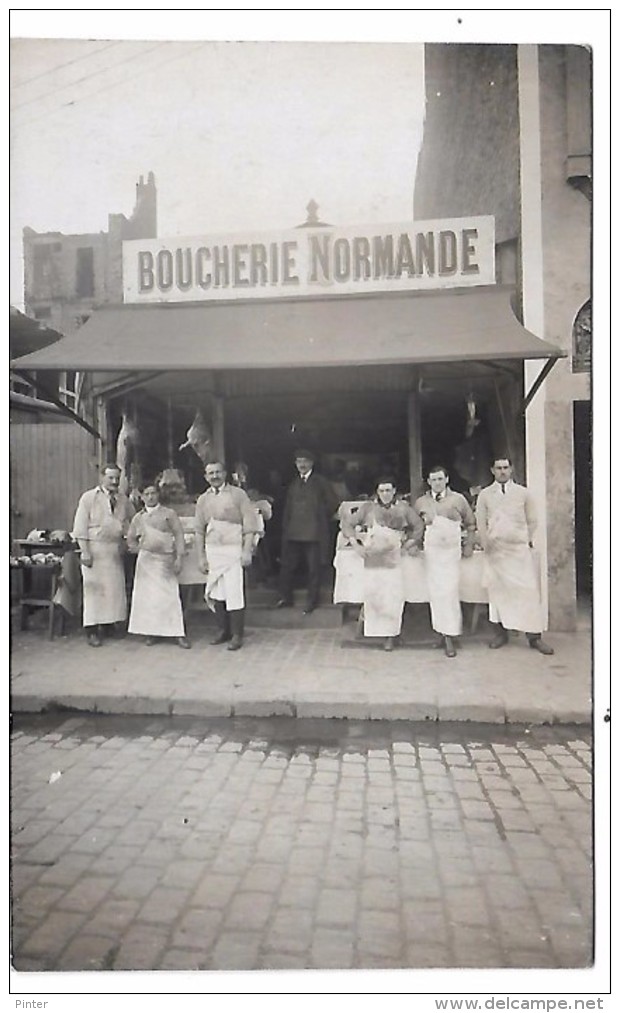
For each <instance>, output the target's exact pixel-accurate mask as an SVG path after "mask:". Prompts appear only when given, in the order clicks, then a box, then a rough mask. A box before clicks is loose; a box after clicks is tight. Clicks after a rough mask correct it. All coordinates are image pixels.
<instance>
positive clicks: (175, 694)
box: [11, 613, 592, 724]
mask: <svg viewBox="0 0 620 1013" xmlns="http://www.w3.org/2000/svg"><path fill="white" fill-rule="evenodd" d="M210 621H211V617H210V616H209V617H207V616H205V615H204V614H200V613H196V614H193V615H191V616H190V621H189V629H188V632H189V635H190V637H191V639H192V643H193V649H192V650H191V651H183V650H180V649H179V648H178V647H177V645H176V643H175V642H174V641H170V642H167V641H163V642H160V643H158V644H157V645H155V646H153V647H150V648H147V647H145V646H144V643H143V641H142V638H138V637H133V636H126V637H124V638H122V639H120V638H119V639H109V640H106V641H105V642H104V644H103V646H102V647H101V648H99V649H96V650H95V649H93V648H91V647H88V646H87V644H86V642H85V639H84V637H83V634H82V633H81V631H79V630H74V631H73V632H72V633H71V634H70V635H69V636H67V637H57V638H56V639H55V640H53V641H50V640H48V639H47V637H46V635H45V631H44V629H43V628H42V625H41V626H38V625H35V624H33V629H32V630H28V631H24V632H17V633H16V634H14V638H13V648H12V659H11V690H12V699H11V705H12V710H13V712H38V711H42V710H47V709H50V708H54V707H64V708H70V709H75V710H80V711H89V712H97V713H109V714H174V715H198V716H204V717H216V716H249V717H266V716H272V715H285V716H288V717H291V716H292V717H304V718H310V717H313V718H314V717H315V718H351V719H367V718H372V719H387V720H409V721H422V720H430V721H436V720H442V721H459V720H462V721H480V722H492V723H505V722H510V723H519V722H524V723H532V724H542V723H553V722H560V723H566V724H569V723H590V720H591V676H592V671H591V669H592V665H591V636H590V631H589V630H581V631H579V632H577V633H551V634H548V635H547V636H546V639H547V640H548V642H549V643H550V644H551V645H552V646H553V647H554V648H555V655H554V656H552V657H543V656H542V655H540V654H538V653H537V652H535V651H533V650H530V649H529V648H528V645H527V643H526V641H525V637H524V636H522V635H519V636H517V635H512V637H511V640H510V643H509V644H508V645H507V646H506V647H504V648H502V649H501V650H500V651H490V650H489V649H488V646H487V636H486V635H484V634H477V635H476V636H473V637H472V636H464V637H463V638H462V640H461V647H460V649H459V651H458V655H457V657H456V658H454V659H448V658H446V657H445V656H444V654H443V652H442V651H437V650H432V649H431V643H430V641H429V639H428V637H427V638H423V639H415V640H409V641H407V640H405V642H404V643H403V644H402V645H401V646H400V647H399V648H398V649H397V650H395V651H394V652H393V653H391V654H387V653H386V652H384V651H383V650H382V649H381V644H380V642H379V643H376V642H374V641H369V640H367V641H356V640H355V627H354V624H351V623H347V624H346V625H344V626H342V627H338V628H335V629H307V630H306V629H288V630H282V629H270V628H265V627H263V626H260V627H258V626H257V627H254V628H252V627H250V629H248V630H247V632H246V641H245V644H244V648H243V650H241V651H238V652H234V653H233V652H230V651H227V650H226V648H225V646H220V647H212V646H211V645H210V644H209V640H210V638H211V636H212V633H213V628H212V626H211V625H210Z"/></svg>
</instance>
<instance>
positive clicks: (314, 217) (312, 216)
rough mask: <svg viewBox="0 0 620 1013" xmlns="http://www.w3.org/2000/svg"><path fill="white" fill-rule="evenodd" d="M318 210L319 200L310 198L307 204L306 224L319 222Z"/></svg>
mask: <svg viewBox="0 0 620 1013" xmlns="http://www.w3.org/2000/svg"><path fill="white" fill-rule="evenodd" d="M318 210H319V205H318V204H317V202H316V201H315V200H309V201H308V203H307V204H306V211H307V212H308V217H307V218H306V225H318V224H319V216H318V214H317V211H318Z"/></svg>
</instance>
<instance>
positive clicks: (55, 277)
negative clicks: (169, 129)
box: [23, 172, 157, 334]
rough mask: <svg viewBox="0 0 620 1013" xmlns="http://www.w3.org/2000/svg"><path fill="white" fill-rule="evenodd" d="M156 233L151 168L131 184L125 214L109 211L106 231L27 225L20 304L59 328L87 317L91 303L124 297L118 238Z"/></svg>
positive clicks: (66, 331)
mask: <svg viewBox="0 0 620 1013" xmlns="http://www.w3.org/2000/svg"><path fill="white" fill-rule="evenodd" d="M156 235H157V189H156V186H155V177H154V175H153V173H152V172H150V173H149V174H148V177H147V180H146V182H145V181H144V177H143V176H141V177H140V179H139V181H138V183H137V184H136V202H135V207H134V210H133V212H132V214H131V216H130V217H129V218H127V217H126V216H125V215H124V214H110V215H108V230H107V232H93V233H83V234H80V235H64V234H63V233H62V232H35V231H34V229H31V228H29V227H26V228H25V229H24V232H23V239H24V304H25V309H26V313H27V314H28V315H29V316H31V317H34V318H35V319H36V320H40V321H41V322H42V323H44V324H45V325H46V326H47V327H52V328H53V329H54V330H56V331H59V332H60V333H61V334H71V333H72V332H73V331H75V330H77V329H78V328H79V327H81V326H82V324H84V323H85V322H86V320H88V318H89V316H90V314H91V313H92V311H93V308H94V307H95V306H101V305H105V304H106V303H118V302H122V299H123V277H122V243H123V240H125V239H150V238H153V237H154V236H156Z"/></svg>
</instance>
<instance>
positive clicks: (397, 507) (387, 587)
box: [340, 476, 423, 651]
mask: <svg viewBox="0 0 620 1013" xmlns="http://www.w3.org/2000/svg"><path fill="white" fill-rule="evenodd" d="M340 523H341V528H342V533H343V535H344V536H345V538H346V539H347V540H348V541H349V542H350V544H351V545H352V546H353V548H354V549H355V551H356V552H357V553H358V555H360V556H361V557H362V559H363V560H364V579H363V602H364V604H363V610H362V613H361V615H362V616H363V622H364V636H365V637H382V638H383V648H384V650H386V651H392V650H393V649H394V645H395V643H396V639H397V637H398V636H399V634H400V631H401V626H402V620H403V610H404V606H405V582H404V574H403V555H404V553H409V554H410V555H417V553H418V543H419V541H420V540H421V537H422V531H423V525H422V521H421V519H420V517H419V516H418V513H417V511H416V510H415V509H414V508H413V507H412V506H410V505H409V504H408V503H405V502H404V500H399V499H398V498H397V496H396V485H395V483H394V481H393V480H392V479H391V478H390V477H389V476H384V477H382V478H380V479H379V480H378V482H377V484H376V486H375V496H374V498H373V499H372V500H367V501H366V502H365V503H362V505H361V506H360V508H359V510H358V511H357V513H356V514H355V515H354V516H353V517H351V516H347V515H346V514H343V516H342V518H341V522H340Z"/></svg>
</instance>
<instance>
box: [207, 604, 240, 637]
mask: <svg viewBox="0 0 620 1013" xmlns="http://www.w3.org/2000/svg"><path fill="white" fill-rule="evenodd" d="M213 604H214V605H215V621H216V623H217V627H218V629H219V630H220V632H221V633H225V634H226V635H227V636H228V637H230V636H232V635H236V636H238V637H243V631H244V627H245V609H231V610H230V611H229V610H228V609H227V608H226V602H224V601H214V602H213Z"/></svg>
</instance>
